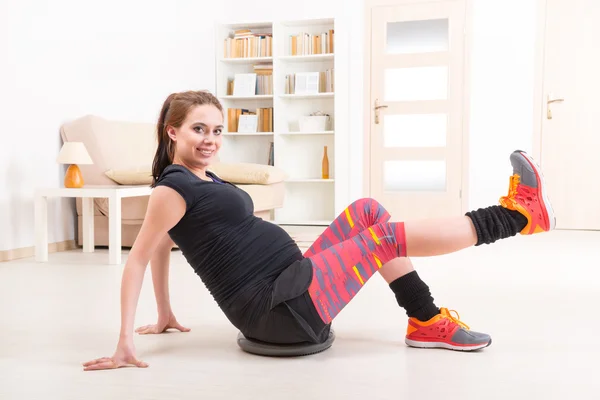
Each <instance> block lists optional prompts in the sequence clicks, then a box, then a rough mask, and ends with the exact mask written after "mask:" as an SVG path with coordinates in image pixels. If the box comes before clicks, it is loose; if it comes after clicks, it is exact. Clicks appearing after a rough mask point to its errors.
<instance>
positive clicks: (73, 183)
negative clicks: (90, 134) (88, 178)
mask: <svg viewBox="0 0 600 400" xmlns="http://www.w3.org/2000/svg"><path fill="white" fill-rule="evenodd" d="M56 162H58V163H59V164H70V165H69V168H68V169H67V172H66V173H65V187H66V188H80V187H83V175H82V174H81V170H80V169H79V167H78V166H77V164H92V163H93V162H92V158H91V157H90V155H89V154H88V152H87V150H86V148H85V146H84V144H83V143H82V142H65V143H64V144H63V146H62V148H61V149H60V153H58V157H57V159H56Z"/></svg>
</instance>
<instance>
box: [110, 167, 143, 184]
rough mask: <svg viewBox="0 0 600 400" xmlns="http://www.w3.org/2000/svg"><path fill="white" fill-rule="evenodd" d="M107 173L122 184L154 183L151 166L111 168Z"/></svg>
mask: <svg viewBox="0 0 600 400" xmlns="http://www.w3.org/2000/svg"><path fill="white" fill-rule="evenodd" d="M105 174H106V176H108V177H109V178H110V179H112V180H113V181H115V182H116V183H118V184H120V185H150V184H151V183H152V172H151V170H150V169H149V168H135V169H126V170H114V169H109V170H108V171H106V172H105Z"/></svg>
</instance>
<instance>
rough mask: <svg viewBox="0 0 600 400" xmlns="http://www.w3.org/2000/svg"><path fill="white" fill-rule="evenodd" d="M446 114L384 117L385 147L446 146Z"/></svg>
mask: <svg viewBox="0 0 600 400" xmlns="http://www.w3.org/2000/svg"><path fill="white" fill-rule="evenodd" d="M447 119H448V117H447V115H446V114H395V115H385V116H384V117H383V146H384V147H388V148H390V147H445V146H446V130H447Z"/></svg>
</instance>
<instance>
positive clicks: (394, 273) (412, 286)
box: [304, 198, 440, 321]
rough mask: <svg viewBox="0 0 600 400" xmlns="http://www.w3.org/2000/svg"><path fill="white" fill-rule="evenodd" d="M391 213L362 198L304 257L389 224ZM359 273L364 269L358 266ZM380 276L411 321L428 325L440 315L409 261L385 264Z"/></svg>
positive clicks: (396, 260)
mask: <svg viewBox="0 0 600 400" xmlns="http://www.w3.org/2000/svg"><path fill="white" fill-rule="evenodd" d="M389 220H390V214H389V212H388V211H387V210H386V209H385V208H384V207H383V206H382V205H381V204H379V203H378V202H377V201H376V200H374V199H370V198H363V199H359V200H356V201H355V202H353V203H352V204H350V205H349V206H348V207H347V208H346V209H345V210H344V211H342V212H341V213H340V215H338V217H337V218H336V219H335V220H334V221H333V222H332V223H331V224H330V225H329V227H327V228H326V229H325V231H324V232H323V233H322V234H321V235H320V236H319V237H318V238H317V240H316V241H315V242H314V243H313V244H312V245H311V246H310V248H309V249H308V250H307V251H306V252H305V253H304V256H305V257H311V256H314V255H315V254H317V253H319V252H321V251H323V250H326V249H328V248H330V247H331V246H333V245H335V244H338V243H341V242H343V241H345V240H348V239H350V238H352V237H354V236H356V235H358V234H359V233H361V232H362V231H364V230H366V229H367V228H369V227H371V226H374V225H377V224H381V223H385V222H388V221H389ZM356 267H357V269H363V268H364V267H363V266H362V265H361V264H360V263H359V264H358V265H357V266H356ZM378 272H379V273H380V275H381V276H382V277H383V279H384V280H385V281H386V282H387V283H388V285H389V286H390V289H391V290H392V291H393V292H394V295H395V296H396V300H397V302H398V304H399V305H400V307H402V308H404V309H405V310H406V314H407V316H408V317H409V318H416V319H417V320H419V321H428V320H430V319H431V318H433V317H434V316H436V315H438V314H439V313H440V310H439V308H438V307H437V306H436V305H435V303H434V299H433V297H432V296H431V292H430V291H429V286H427V284H426V283H425V282H423V281H422V280H421V278H420V277H419V275H418V273H417V271H415V269H414V267H413V264H412V262H411V260H410V258H408V257H396V258H393V259H391V260H390V261H388V262H387V263H384V264H382V265H381V267H380V268H379V266H378Z"/></svg>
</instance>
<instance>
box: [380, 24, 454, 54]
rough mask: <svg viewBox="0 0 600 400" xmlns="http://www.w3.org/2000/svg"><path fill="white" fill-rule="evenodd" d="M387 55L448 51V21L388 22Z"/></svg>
mask: <svg viewBox="0 0 600 400" xmlns="http://www.w3.org/2000/svg"><path fill="white" fill-rule="evenodd" d="M386 28H387V30H386V52H387V53H388V54H409V53H429V52H437V51H448V41H449V40H448V37H449V35H448V19H430V20H422V21H398V22H388V23H387V26H386Z"/></svg>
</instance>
